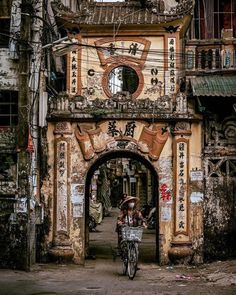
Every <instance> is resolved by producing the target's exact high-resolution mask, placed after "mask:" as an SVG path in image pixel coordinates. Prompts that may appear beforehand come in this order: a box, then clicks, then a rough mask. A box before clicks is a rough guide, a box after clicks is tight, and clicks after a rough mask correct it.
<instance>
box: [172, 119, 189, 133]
mask: <svg viewBox="0 0 236 295" xmlns="http://www.w3.org/2000/svg"><path fill="white" fill-rule="evenodd" d="M173 134H174V135H185V136H190V135H191V134H192V131H191V126H190V123H188V122H184V121H182V122H177V123H176V124H175V128H174V131H173Z"/></svg>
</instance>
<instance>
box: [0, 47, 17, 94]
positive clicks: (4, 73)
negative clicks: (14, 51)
mask: <svg viewBox="0 0 236 295" xmlns="http://www.w3.org/2000/svg"><path fill="white" fill-rule="evenodd" d="M0 87H1V89H2V90H17V89H18V64H17V63H13V62H12V60H11V59H10V52H9V50H8V49H6V48H0Z"/></svg>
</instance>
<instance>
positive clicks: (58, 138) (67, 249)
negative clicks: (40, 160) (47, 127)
mask: <svg viewBox="0 0 236 295" xmlns="http://www.w3.org/2000/svg"><path fill="white" fill-rule="evenodd" d="M71 133H72V131H71V125H70V123H68V122H59V123H57V124H56V127H55V130H54V134H55V150H54V161H55V162H54V163H55V165H54V175H55V176H54V214H53V216H54V220H53V224H54V226H53V247H52V249H51V250H50V251H49V254H50V255H51V257H52V258H53V260H58V261H70V260H72V258H73V256H74V253H73V250H72V245H71V242H70V238H69V234H70V233H69V229H70V189H69V188H70V186H69V180H70V154H71V151H70V135H71Z"/></svg>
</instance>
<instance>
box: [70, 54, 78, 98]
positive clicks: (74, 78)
mask: <svg viewBox="0 0 236 295" xmlns="http://www.w3.org/2000/svg"><path fill="white" fill-rule="evenodd" d="M69 58H70V93H71V94H76V93H77V91H78V51H77V50H74V51H72V52H71V53H70V55H69Z"/></svg>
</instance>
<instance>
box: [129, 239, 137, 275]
mask: <svg viewBox="0 0 236 295" xmlns="http://www.w3.org/2000/svg"><path fill="white" fill-rule="evenodd" d="M137 266H138V251H137V246H136V243H130V244H129V250H128V276H129V278H130V279H131V280H133V278H134V277H135V274H136V271H137Z"/></svg>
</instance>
